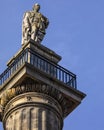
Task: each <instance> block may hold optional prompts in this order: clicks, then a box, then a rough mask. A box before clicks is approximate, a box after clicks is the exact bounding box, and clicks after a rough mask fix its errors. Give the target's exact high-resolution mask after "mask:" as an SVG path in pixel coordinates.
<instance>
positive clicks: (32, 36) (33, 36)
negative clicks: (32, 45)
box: [31, 26, 37, 41]
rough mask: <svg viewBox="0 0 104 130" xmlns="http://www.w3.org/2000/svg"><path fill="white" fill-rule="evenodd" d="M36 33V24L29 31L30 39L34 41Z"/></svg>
mask: <svg viewBox="0 0 104 130" xmlns="http://www.w3.org/2000/svg"><path fill="white" fill-rule="evenodd" d="M36 35H37V28H36V26H33V27H32V32H31V39H32V40H34V41H35V39H36Z"/></svg>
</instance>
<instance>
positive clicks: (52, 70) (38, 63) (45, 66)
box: [0, 48, 77, 89]
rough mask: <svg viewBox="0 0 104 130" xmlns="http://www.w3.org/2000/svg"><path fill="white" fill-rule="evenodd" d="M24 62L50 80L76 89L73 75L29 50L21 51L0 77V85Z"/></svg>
mask: <svg viewBox="0 0 104 130" xmlns="http://www.w3.org/2000/svg"><path fill="white" fill-rule="evenodd" d="M25 62H27V63H29V64H31V65H32V66H34V67H36V68H37V69H39V70H40V71H42V72H44V73H46V74H48V75H50V76H51V77H52V78H55V79H57V80H59V81H61V82H63V83H65V84H67V86H70V87H73V88H74V89H77V87H76V75H75V74H73V73H71V72H70V71H68V70H67V69H65V68H63V67H61V66H60V65H57V64H54V63H52V62H49V61H48V60H47V59H46V58H44V57H42V56H41V55H39V54H37V53H35V52H34V51H33V50H31V49H29V48H26V49H25V50H23V51H22V52H21V53H20V54H19V55H18V57H16V58H15V60H14V61H13V63H12V64H11V65H10V66H9V67H8V68H7V69H6V70H5V71H4V72H3V73H2V74H1V75H0V85H3V84H4V83H5V81H7V79H9V78H10V77H11V76H12V74H14V72H16V71H17V70H18V69H19V68H20V67H21V66H22V65H23V64H24V63H25Z"/></svg>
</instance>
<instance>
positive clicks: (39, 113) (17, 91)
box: [1, 83, 63, 130]
mask: <svg viewBox="0 0 104 130" xmlns="http://www.w3.org/2000/svg"><path fill="white" fill-rule="evenodd" d="M55 91H56V90H55V89H54V88H52V87H51V86H47V85H45V84H39V83H33V84H31V83H29V84H21V85H19V86H16V87H15V88H11V89H9V90H8V91H7V92H5V93H4V95H3V97H2V98H1V104H2V106H3V112H2V113H3V114H2V121H3V125H4V130H62V125H63V111H62V107H61V105H60V103H59V102H58V100H60V99H61V98H62V97H61V96H60V95H56V99H55V98H54V97H53V95H54V92H55ZM60 101H61V100H60Z"/></svg>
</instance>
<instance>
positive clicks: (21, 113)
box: [0, 4, 85, 130]
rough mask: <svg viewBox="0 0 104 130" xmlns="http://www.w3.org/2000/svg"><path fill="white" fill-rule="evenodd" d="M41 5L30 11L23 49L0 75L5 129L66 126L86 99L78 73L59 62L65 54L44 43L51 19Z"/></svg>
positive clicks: (0, 113) (0, 111)
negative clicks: (79, 82)
mask: <svg viewBox="0 0 104 130" xmlns="http://www.w3.org/2000/svg"><path fill="white" fill-rule="evenodd" d="M39 9H40V5H39V4H35V5H34V6H33V10H32V11H29V12H26V13H25V14H24V17H23V25H22V46H21V49H20V50H19V51H18V52H17V53H16V54H15V55H14V56H13V57H12V58H11V59H10V60H9V61H8V63H7V69H6V70H5V71H4V72H3V73H2V74H1V75H0V121H1V122H3V127H4V130H62V128H63V120H64V118H65V117H67V116H68V115H69V114H70V113H71V112H72V111H73V110H74V109H75V108H76V107H77V106H78V105H79V104H80V103H81V101H82V99H83V98H84V97H85V94H84V93H83V92H81V91H79V90H78V89H77V84H76V75H75V74H73V73H72V72H70V71H69V70H67V69H65V68H63V67H62V66H60V65H59V64H58V62H59V61H60V60H61V56H59V55H58V54H56V53H55V52H54V51H52V50H51V49H49V48H47V47H45V46H43V45H42V44H40V43H41V42H42V40H43V37H44V35H45V32H46V31H45V30H46V28H47V27H48V24H49V21H48V19H47V18H46V17H45V16H43V14H41V13H40V12H39Z"/></svg>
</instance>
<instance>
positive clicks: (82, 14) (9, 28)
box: [0, 0, 104, 130]
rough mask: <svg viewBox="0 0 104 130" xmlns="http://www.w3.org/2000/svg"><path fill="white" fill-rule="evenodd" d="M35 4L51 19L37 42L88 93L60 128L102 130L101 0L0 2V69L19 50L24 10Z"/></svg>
mask: <svg viewBox="0 0 104 130" xmlns="http://www.w3.org/2000/svg"><path fill="white" fill-rule="evenodd" d="M36 2H38V3H40V5H41V10H40V11H41V12H42V13H43V14H44V15H45V16H47V17H48V18H49V21H50V25H49V27H48V29H47V34H46V36H45V38H44V40H43V42H42V44H43V45H45V46H46V47H48V48H50V49H52V50H53V51H55V52H56V53H58V54H59V55H61V56H62V57H63V59H62V61H61V62H60V65H61V66H63V67H65V68H67V69H68V70H70V71H72V72H73V73H75V74H76V75H77V83H78V90H80V91H82V92H84V93H86V94H87V97H86V98H85V99H84V100H83V101H82V103H81V105H80V106H79V107H78V108H76V109H75V110H74V111H73V112H72V113H71V114H70V115H69V116H68V117H67V118H66V119H65V120H64V128H63V130H104V94H103V93H104V83H103V81H104V0H37V1H35V0H0V73H2V72H3V71H4V70H5V68H6V63H7V61H8V60H9V59H10V58H11V57H12V56H13V55H14V54H15V53H16V52H17V51H18V50H19V49H20V47H21V26H22V24H21V23H22V17H23V13H24V12H25V11H27V10H31V9H32V6H33V5H34V3H36ZM0 130H3V129H2V125H1V126H0Z"/></svg>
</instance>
